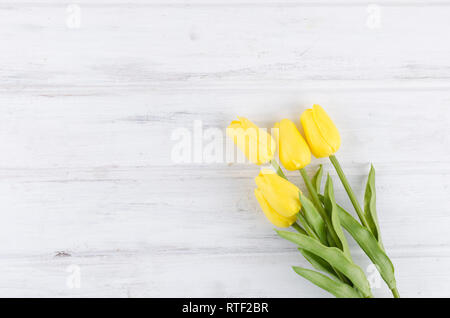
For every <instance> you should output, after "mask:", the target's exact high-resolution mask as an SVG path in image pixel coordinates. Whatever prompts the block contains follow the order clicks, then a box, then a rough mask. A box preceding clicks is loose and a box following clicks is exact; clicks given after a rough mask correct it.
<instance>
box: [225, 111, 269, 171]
mask: <svg viewBox="0 0 450 318" xmlns="http://www.w3.org/2000/svg"><path fill="white" fill-rule="evenodd" d="M227 135H228V136H229V137H230V138H233V141H234V143H235V144H236V145H237V146H238V148H239V149H241V151H242V152H243V153H244V154H245V156H246V157H247V158H248V160H250V161H251V162H253V163H255V164H257V165H261V164H264V163H267V162H269V161H270V160H272V159H273V156H274V155H275V150H276V143H275V140H274V139H273V138H272V136H271V135H270V134H269V133H267V131H266V130H264V129H262V128H259V127H258V126H256V125H255V124H254V123H252V122H251V121H250V120H248V119H247V118H244V117H238V120H233V121H232V122H231V124H230V126H228V128H227Z"/></svg>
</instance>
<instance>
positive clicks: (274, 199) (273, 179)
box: [255, 169, 301, 218]
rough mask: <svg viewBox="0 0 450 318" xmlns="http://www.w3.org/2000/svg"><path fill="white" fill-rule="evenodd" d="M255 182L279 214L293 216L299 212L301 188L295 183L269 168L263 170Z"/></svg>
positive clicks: (268, 202) (269, 204)
mask: <svg viewBox="0 0 450 318" xmlns="http://www.w3.org/2000/svg"><path fill="white" fill-rule="evenodd" d="M255 182H256V186H257V187H258V190H259V191H260V192H261V195H262V196H263V197H264V199H265V201H266V202H267V205H268V206H270V207H271V209H272V210H273V211H275V212H276V213H277V214H279V215H280V216H283V217H285V218H292V217H294V216H295V215H296V214H297V213H298V211H299V210H300V208H301V205H300V199H299V194H300V190H299V189H298V188H297V187H296V186H295V185H294V184H292V183H290V182H289V181H287V180H286V179H284V178H282V177H280V176H279V175H278V174H276V173H275V172H274V171H273V170H269V169H263V170H261V172H260V173H259V175H258V176H257V177H256V178H255Z"/></svg>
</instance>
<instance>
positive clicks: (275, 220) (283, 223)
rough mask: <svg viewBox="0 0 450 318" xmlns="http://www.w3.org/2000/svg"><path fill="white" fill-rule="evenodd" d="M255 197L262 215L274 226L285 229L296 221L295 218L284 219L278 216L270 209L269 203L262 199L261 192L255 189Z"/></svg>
mask: <svg viewBox="0 0 450 318" xmlns="http://www.w3.org/2000/svg"><path fill="white" fill-rule="evenodd" d="M255 197H256V199H257V200H258V202H259V205H260V206H261V209H262V210H263V212H264V214H265V215H266V217H267V219H268V220H269V221H270V222H271V223H272V224H273V225H275V226H277V227H282V228H287V227H290V226H291V225H292V224H293V223H294V222H295V220H296V217H295V216H292V217H289V218H287V217H284V216H282V215H280V214H278V213H277V212H276V211H275V210H274V209H272V208H271V207H270V205H269V203H268V202H267V201H266V199H265V198H264V196H263V194H262V192H261V190H259V189H255Z"/></svg>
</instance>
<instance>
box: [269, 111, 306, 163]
mask: <svg viewBox="0 0 450 318" xmlns="http://www.w3.org/2000/svg"><path fill="white" fill-rule="evenodd" d="M275 128H278V129H275V131H278V153H279V156H280V161H281V163H282V164H283V166H284V167H285V168H286V169H287V170H291V171H292V170H299V169H302V168H304V167H306V166H307V165H309V163H310V162H311V151H310V150H309V147H308V144H307V143H306V141H305V139H303V136H302V135H301V134H300V132H299V131H298V129H297V127H296V126H295V124H294V123H293V122H292V121H290V120H289V119H283V120H281V121H280V122H279V123H276V124H275Z"/></svg>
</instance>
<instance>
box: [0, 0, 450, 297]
mask: <svg viewBox="0 0 450 318" xmlns="http://www.w3.org/2000/svg"><path fill="white" fill-rule="evenodd" d="M376 4H377V5H376V6H373V5H372V6H368V3H367V2H365V1H360V0H353V1H341V0H336V1H333V0H328V1H306V0H305V1H302V0H285V1H282V2H280V3H277V1H271V0H246V1H241V0H227V1H225V0H214V1H197V0H195V1H187V0H178V1H176V0H165V1H143V0H142V1H141V0H134V1H120V0H80V1H78V2H77V5H75V6H73V5H69V3H67V2H65V1H57V0H45V1H44V0H37V1H32V2H31V1H10V0H9V1H1V2H0V43H1V44H0V47H1V48H0V154H1V159H0V215H1V218H0V296H3V297H5V296H13V297H15V296H33V297H38V296H43V297H52V296H57V297H82V296H85V297H94V296H101V297H108V296H117V297H141V296H151V297H164V296H166V297H169V296H175V297H179V296H181V297H194V296H198V297H226V296H227V297H228V296H229V297H328V294H327V293H325V292H323V291H322V290H320V289H319V288H316V287H315V286H313V285H312V284H310V283H309V282H307V281H305V280H303V279H302V278H300V277H298V276H297V275H296V274H295V273H294V272H293V271H292V270H291V269H290V266H291V265H300V266H307V264H306V262H305V261H304V260H303V258H302V257H301V256H300V255H299V253H298V252H296V249H295V247H294V246H293V245H292V244H290V243H288V242H286V241H283V240H282V239H279V238H278V237H276V235H275V233H274V232H273V230H272V228H273V227H272V225H271V224H269V223H268V222H267V221H266V219H265V218H264V216H263V214H262V212H261V211H260V209H259V207H258V205H257V202H256V200H255V199H254V197H253V189H254V182H253V177H254V176H255V175H256V174H257V173H258V169H259V168H258V167H256V166H251V165H245V164H233V165H228V164H226V163H216V164H205V163H204V164H195V163H192V164H175V163H174V162H173V161H172V160H171V151H172V148H173V146H174V141H173V140H172V139H171V133H172V132H173V131H174V130H175V129H177V128H182V127H185V128H187V129H189V130H192V129H193V123H194V121H196V120H200V121H202V123H203V127H204V128H211V127H217V128H220V129H222V128H223V127H225V126H226V125H227V124H228V123H229V122H230V121H231V120H232V119H234V118H235V116H236V115H242V116H247V117H248V118H251V119H252V120H254V121H255V122H256V123H258V124H259V125H261V126H266V127H270V126H271V125H272V124H273V123H274V122H275V121H276V120H279V119H281V118H284V117H288V118H291V119H293V120H295V121H296V122H297V121H298V117H299V115H300V114H301V112H302V111H303V110H305V109H306V108H307V107H310V106H311V105H312V104H313V103H319V104H321V105H322V106H324V107H325V108H326V109H327V111H328V112H329V113H330V114H331V115H332V117H333V118H334V120H335V122H336V124H337V125H338V127H339V128H340V131H341V134H342V138H343V145H342V148H341V149H340V151H339V153H338V157H339V158H340V160H341V161H342V162H343V164H344V169H345V170H346V172H347V173H348V175H349V178H350V181H351V182H352V184H353V185H354V187H355V190H356V192H357V194H358V195H359V197H361V196H362V193H363V188H364V183H365V175H366V173H367V172H368V169H369V163H370V162H373V163H374V165H375V167H376V168H377V190H378V202H379V203H378V213H379V218H380V222H381V227H382V234H383V239H384V242H385V246H386V249H387V251H388V253H389V255H390V256H391V258H392V260H393V262H394V263H395V266H396V271H397V281H398V286H399V290H400V293H401V294H402V296H409V297H425V296H437V297H444V296H447V297H448V296H450V271H449V268H450V234H449V232H450V231H449V230H450V208H449V205H448V197H449V195H450V180H449V175H450V166H449V164H450V150H449V149H450V139H449V133H450V128H449V127H450V115H449V113H450V110H449V109H450V108H449V107H450V90H449V89H450V80H449V78H450V43H449V41H448V33H449V32H450V19H449V17H450V2H448V1H426V0H423V1H421V0H418V1H406V0H396V1H393V0H392V1H391V0H384V1H377V2H376ZM80 14H81V15H80ZM80 18H81V19H80ZM321 162H323V163H325V164H326V169H327V170H328V171H330V172H331V174H332V175H333V176H334V177H336V175H335V173H334V172H333V170H332V169H331V167H330V165H329V164H328V162H327V161H326V160H315V161H314V162H313V164H312V166H311V167H310V169H309V171H310V172H312V169H313V168H315V167H316V166H317V164H318V163H321ZM289 176H291V177H292V180H293V181H295V182H297V183H298V184H300V185H301V182H300V178H299V176H298V175H297V174H296V173H291V174H290V175H289ZM336 188H337V189H336V193H337V198H338V199H339V200H340V201H341V202H343V204H344V205H345V206H346V207H349V208H350V204H349V201H348V199H347V197H346V195H345V193H344V192H343V188H342V186H341V185H340V183H337V178H336ZM351 243H352V251H353V254H354V256H355V259H356V261H357V262H358V263H359V264H361V266H362V267H363V268H364V269H366V268H367V265H368V264H369V263H370V262H369V260H368V259H367V258H366V257H365V256H364V255H363V254H362V253H361V252H360V250H359V248H356V246H355V244H354V243H353V242H352V241H351ZM375 295H376V296H389V292H388V291H387V288H386V287H385V285H384V284H383V283H382V284H381V285H380V288H376V289H375Z"/></svg>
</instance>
